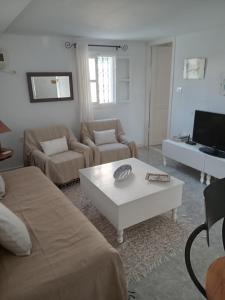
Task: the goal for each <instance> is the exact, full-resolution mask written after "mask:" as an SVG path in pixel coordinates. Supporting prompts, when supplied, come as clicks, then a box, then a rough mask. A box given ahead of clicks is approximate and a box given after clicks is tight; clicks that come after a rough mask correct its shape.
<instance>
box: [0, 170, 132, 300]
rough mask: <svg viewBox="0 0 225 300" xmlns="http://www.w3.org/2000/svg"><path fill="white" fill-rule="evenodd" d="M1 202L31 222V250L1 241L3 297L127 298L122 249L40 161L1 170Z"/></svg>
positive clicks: (21, 299) (31, 299) (3, 299)
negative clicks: (15, 251)
mask: <svg viewBox="0 0 225 300" xmlns="http://www.w3.org/2000/svg"><path fill="white" fill-rule="evenodd" d="M2 175H3V178H4V180H5V182H6V196H5V197H4V199H3V200H2V201H3V203H4V204H5V205H6V206H7V207H8V208H9V209H11V210H12V211H13V212H14V213H16V214H17V215H18V216H19V217H20V218H21V219H22V220H23V221H24V222H25V224H26V225H27V228H28V230H29V233H30V236H31V240H32V245H33V246H32V254H31V255H30V256H26V257H18V256H15V255H12V254H11V253H10V252H8V251H7V250H5V249H4V248H2V247H1V246H0V299H1V300H127V287H126V280H125V276H124V270H123V266H122V262H121V259H120V256H119V254H118V252H117V251H116V250H115V249H114V248H113V247H112V246H111V245H110V244H109V243H108V242H107V241H106V240H105V238H104V237H103V236H102V235H101V234H100V233H99V232H98V230H97V229H96V228H95V227H94V226H93V225H92V224H91V223H90V222H89V221H88V220H87V218H86V217H85V216H84V215H83V214H82V213H81V211H80V210H78V209H77V208H75V206H74V205H73V204H72V203H71V201H70V200H69V199H67V198H66V196H65V195H64V194H63V193H62V192H61V191H60V190H59V189H58V188H57V187H56V186H55V185H54V184H53V183H52V182H51V181H50V180H49V179H48V178H47V177H46V176H45V175H44V174H43V173H42V172H41V171H40V169H38V168H36V167H27V168H21V169H17V170H14V171H8V172H5V173H3V174H2Z"/></svg>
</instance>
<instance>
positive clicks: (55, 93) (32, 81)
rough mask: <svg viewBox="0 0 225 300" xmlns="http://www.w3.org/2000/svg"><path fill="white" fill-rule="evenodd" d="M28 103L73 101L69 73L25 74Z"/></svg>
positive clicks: (71, 81)
mask: <svg viewBox="0 0 225 300" xmlns="http://www.w3.org/2000/svg"><path fill="white" fill-rule="evenodd" d="M27 83H28V91H29V95H30V102H32V103H37V102H50V101H68V100H73V80H72V73H71V72H39V73H36V72H34V73H27Z"/></svg>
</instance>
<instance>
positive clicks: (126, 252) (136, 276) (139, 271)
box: [62, 183, 190, 283]
mask: <svg viewBox="0 0 225 300" xmlns="http://www.w3.org/2000/svg"><path fill="white" fill-rule="evenodd" d="M62 191H63V192H64V193H65V194H66V195H67V197H68V198H69V199H70V200H71V201H72V203H73V204H74V205H75V206H76V207H78V208H79V209H80V210H81V211H82V212H83V214H84V215H85V216H86V217H87V218H88V219H89V220H90V221H91V222H92V223H93V224H94V226H95V227H96V228H97V229H98V230H99V231H100V232H101V233H102V234H103V236H104V237H105V238H106V239H107V241H108V242H109V243H110V244H111V245H112V246H113V247H114V248H116V249H117V250H118V252H119V253H120V256H121V258H122V261H123V264H124V268H125V272H126V275H127V279H128V282H129V283H130V282H137V281H139V280H140V279H142V278H143V277H145V276H146V275H147V274H148V273H149V272H151V271H152V270H153V269H154V268H155V267H157V266H158V265H159V264H161V263H162V262H163V261H166V260H168V259H169V258H170V257H171V256H174V255H176V253H178V251H180V249H182V248H183V247H182V246H183V245H184V244H185V242H186V240H187V236H188V233H189V232H190V224H188V221H187V220H185V218H184V219H182V221H180V220H179V221H178V222H174V221H173V219H172V216H171V213H166V214H164V215H161V216H158V217H155V218H152V219H150V220H147V221H145V222H142V223H140V224H138V225H135V226H132V227H130V228H128V229H126V230H125V232H124V242H123V243H122V244H118V242H117V240H116V230H115V228H114V227H113V226H112V225H111V223H110V222H109V221H108V220H107V219H106V218H105V217H104V216H102V215H101V214H100V213H99V211H98V210H97V209H96V208H95V207H94V206H93V205H92V203H91V201H90V200H88V199H87V198H86V197H85V196H84V195H83V194H82V193H81V192H80V185H79V184H78V183H76V184H73V185H71V186H68V187H65V188H63V189H62Z"/></svg>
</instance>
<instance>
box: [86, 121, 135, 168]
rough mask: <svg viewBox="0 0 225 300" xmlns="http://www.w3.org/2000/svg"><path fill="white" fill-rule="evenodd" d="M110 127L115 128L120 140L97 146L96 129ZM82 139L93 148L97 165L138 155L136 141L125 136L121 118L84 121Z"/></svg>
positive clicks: (107, 128)
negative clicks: (95, 139)
mask: <svg viewBox="0 0 225 300" xmlns="http://www.w3.org/2000/svg"><path fill="white" fill-rule="evenodd" d="M109 129H115V132H116V138H117V141H118V142H117V143H112V144H105V145H100V146H97V145H96V144H95V141H94V130H96V131H102V130H109ZM81 141H82V142H83V143H84V144H86V145H88V146H89V147H90V148H91V149H92V151H93V158H94V164H95V165H99V164H103V163H107V162H112V161H116V160H121V159H126V158H130V157H137V155H138V154H137V147H136V144H135V142H134V141H131V140H129V139H128V138H127V137H126V136H125V133H124V131H123V128H122V125H121V123H120V120H118V119H107V120H98V121H93V122H83V123H82V124H81Z"/></svg>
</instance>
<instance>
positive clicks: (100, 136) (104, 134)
mask: <svg viewBox="0 0 225 300" xmlns="http://www.w3.org/2000/svg"><path fill="white" fill-rule="evenodd" d="M94 138H95V144H96V145H97V146H99V145H104V144H113V143H117V142H118V141H117V139H116V132H115V129H110V130H102V131H96V130H94Z"/></svg>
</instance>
